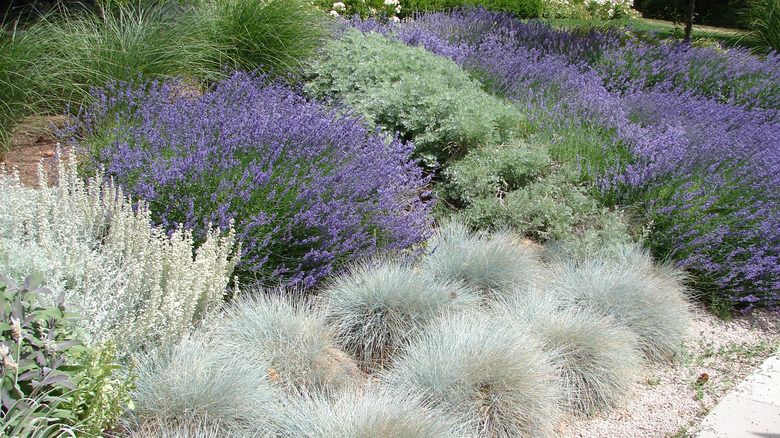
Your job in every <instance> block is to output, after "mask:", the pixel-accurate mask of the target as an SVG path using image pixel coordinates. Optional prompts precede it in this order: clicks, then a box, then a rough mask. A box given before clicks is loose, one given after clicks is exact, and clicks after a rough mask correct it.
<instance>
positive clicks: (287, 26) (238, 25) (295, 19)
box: [197, 0, 328, 74]
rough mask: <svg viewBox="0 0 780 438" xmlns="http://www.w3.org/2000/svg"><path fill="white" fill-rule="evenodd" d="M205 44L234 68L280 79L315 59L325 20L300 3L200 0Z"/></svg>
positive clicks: (294, 0)
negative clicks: (222, 54)
mask: <svg viewBox="0 0 780 438" xmlns="http://www.w3.org/2000/svg"><path fill="white" fill-rule="evenodd" d="M198 9H199V11H198V12H199V13H198V17H197V19H198V20H204V21H205V22H206V23H208V24H209V26H210V33H209V35H208V41H207V42H208V43H210V44H211V45H214V46H216V47H219V48H221V49H222V50H225V52H226V53H225V54H226V55H227V59H226V61H228V62H230V64H231V66H232V67H234V68H238V69H247V70H255V69H258V68H260V69H261V70H262V71H265V72H271V71H273V72H274V73H277V74H281V73H285V72H291V71H294V70H296V69H297V68H298V67H301V66H302V65H304V64H305V62H306V60H307V59H308V58H310V57H311V56H312V55H314V53H315V50H316V49H317V48H318V47H319V46H320V45H322V43H323V42H324V40H325V38H326V36H327V34H328V32H327V28H326V26H325V16H324V14H322V13H321V12H320V11H319V10H316V9H315V8H314V7H313V6H312V5H311V4H310V3H309V2H306V1H304V0H201V2H200V5H199V6H198Z"/></svg>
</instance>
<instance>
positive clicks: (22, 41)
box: [0, 23, 46, 161]
mask: <svg viewBox="0 0 780 438" xmlns="http://www.w3.org/2000/svg"><path fill="white" fill-rule="evenodd" d="M0 31H7V32H8V33H4V32H0V161H2V160H4V159H5V155H6V153H7V152H8V151H9V149H10V147H11V143H10V142H11V135H12V133H13V128H14V126H15V125H16V124H17V123H18V122H20V121H21V120H22V119H23V118H24V117H25V116H28V115H30V114H32V113H34V112H35V111H36V110H37V109H38V105H36V104H38V103H40V101H41V100H42V97H41V95H40V94H39V89H38V88H39V80H40V79H41V77H43V76H45V69H46V66H45V65H39V61H40V59H41V57H42V56H43V54H44V53H45V52H43V51H42V50H41V47H40V46H39V44H38V42H37V41H36V40H35V39H34V38H32V37H30V36H28V35H25V34H23V33H17V32H16V29H15V28H14V27H13V26H12V25H6V24H4V23H0Z"/></svg>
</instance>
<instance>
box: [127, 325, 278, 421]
mask: <svg viewBox="0 0 780 438" xmlns="http://www.w3.org/2000/svg"><path fill="white" fill-rule="evenodd" d="M267 369H268V367H267V366H263V365H261V364H257V363H255V364H247V363H244V362H239V361H234V360H230V358H229V357H227V356H225V355H224V354H222V352H221V351H220V350H219V349H216V348H214V345H213V343H212V342H211V341H209V339H208V336H207V335H206V334H205V333H196V334H195V335H193V336H191V337H188V338H184V339H183V340H182V341H181V342H180V343H179V344H178V345H176V346H173V347H171V348H169V349H168V350H165V351H159V352H157V353H154V354H150V355H147V356H141V358H140V361H139V363H138V366H137V368H136V372H137V376H138V377H137V379H136V380H135V390H134V391H133V393H132V400H133V402H134V404H135V409H134V410H133V417H134V421H135V423H136V425H138V427H143V425H155V423H156V424H157V426H158V427H162V428H165V429H170V430H176V429H178V428H181V427H183V428H190V427H194V426H196V425H197V426H198V428H199V429H202V428H209V427H215V426H219V428H220V429H221V430H224V431H225V432H226V434H227V432H228V431H231V432H236V433H239V434H240V433H243V432H245V431H247V430H249V429H252V428H256V426H257V422H258V419H261V418H262V419H266V420H267V419H268V418H269V414H270V413H272V412H273V410H274V409H275V408H276V407H277V406H278V404H279V401H280V400H281V395H280V394H281V393H280V392H279V390H277V389H275V388H273V386H272V385H271V382H270V380H269V377H268V376H267V374H266V373H267V371H266V370H267ZM201 426H202V427H201ZM267 427H271V425H270V423H269V425H268V426H267Z"/></svg>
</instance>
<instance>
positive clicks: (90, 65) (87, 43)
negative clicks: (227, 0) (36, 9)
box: [29, 1, 225, 103]
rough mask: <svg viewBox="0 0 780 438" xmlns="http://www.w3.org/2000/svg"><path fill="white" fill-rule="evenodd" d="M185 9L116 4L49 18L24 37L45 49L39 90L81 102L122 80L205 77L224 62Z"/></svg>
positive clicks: (196, 19) (203, 28) (158, 4)
mask: <svg viewBox="0 0 780 438" xmlns="http://www.w3.org/2000/svg"><path fill="white" fill-rule="evenodd" d="M195 12H196V11H194V10H193V9H192V8H191V7H190V8H185V7H180V6H177V5H176V3H173V2H164V1H160V2H152V3H150V4H149V5H145V6H138V5H131V4H126V3H121V4H119V5H117V6H115V7H110V8H105V9H104V13H103V14H98V13H83V14H69V15H65V16H58V15H55V16H51V17H49V18H47V19H44V20H42V21H41V22H39V23H38V24H37V25H35V26H34V27H33V28H32V29H30V32H29V33H30V36H31V38H33V39H34V40H35V41H36V42H37V43H38V44H40V45H41V46H42V48H43V49H44V50H45V51H46V55H45V60H42V62H45V63H46V64H48V65H49V66H50V67H51V68H52V70H53V72H54V74H52V75H51V76H50V77H48V78H47V80H46V84H45V86H44V88H43V89H42V90H41V91H42V92H45V93H47V96H49V98H58V99H62V100H64V101H65V102H73V103H81V102H84V101H86V100H87V99H89V97H90V95H89V90H90V88H91V87H95V86H103V85H104V84H106V83H107V82H108V81H109V80H110V79H125V78H127V77H136V76H138V75H143V76H144V77H175V76H182V77H186V78H201V79H202V78H206V77H208V76H210V75H214V74H217V73H219V72H220V69H221V68H222V63H223V62H225V59H223V58H224V56H223V55H222V54H221V51H220V50H219V47H218V46H216V45H215V44H213V42H212V41H210V39H209V38H208V36H209V35H208V26H207V25H206V23H204V21H203V20H202V19H201V18H200V17H199V16H198V15H197V14H196V13H195Z"/></svg>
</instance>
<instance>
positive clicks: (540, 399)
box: [384, 311, 560, 438]
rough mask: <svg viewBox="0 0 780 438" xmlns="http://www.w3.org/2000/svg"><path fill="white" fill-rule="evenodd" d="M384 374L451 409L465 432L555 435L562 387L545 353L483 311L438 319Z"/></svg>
mask: <svg viewBox="0 0 780 438" xmlns="http://www.w3.org/2000/svg"><path fill="white" fill-rule="evenodd" d="M384 379H385V381H386V382H387V383H388V385H389V387H390V388H391V389H392V390H394V391H401V392H408V393H411V394H416V395H419V396H420V397H422V399H423V401H424V402H425V403H426V404H429V405H432V406H434V407H436V408H438V409H441V410H443V411H445V412H449V413H451V414H452V415H454V416H455V417H456V418H457V419H458V421H459V422H461V423H462V424H464V425H465V426H466V427H467V430H466V432H467V434H468V435H469V436H472V435H473V436H478V437H485V438H488V437H491V438H510V437H525V436H534V437H552V436H555V427H556V426H557V424H558V419H559V408H558V402H559V399H558V397H559V396H560V388H559V386H558V381H557V380H556V376H555V368H554V365H553V363H552V361H551V359H550V357H549V356H548V355H547V353H545V352H544V351H543V349H542V346H541V345H540V344H539V343H538V342H536V341H535V340H534V338H533V337H532V336H531V335H530V334H528V333H525V332H524V331H523V330H522V328H521V327H518V326H515V325H512V324H507V323H506V321H500V320H496V319H495V318H493V317H491V316H490V315H487V314H485V313H481V312H478V311H473V312H460V313H457V314H454V315H450V316H447V317H444V318H440V319H438V320H437V321H435V322H434V323H432V324H431V325H430V326H429V327H428V328H427V330H426V331H425V332H424V333H423V334H422V335H421V336H419V337H418V338H417V339H416V340H415V341H414V342H412V344H411V345H410V346H409V347H408V348H407V349H406V350H405V351H404V352H403V353H402V354H401V355H399V356H398V357H397V358H396V360H395V361H394V363H393V366H392V367H391V368H390V369H389V370H388V371H387V373H386V374H385V375H384Z"/></svg>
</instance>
